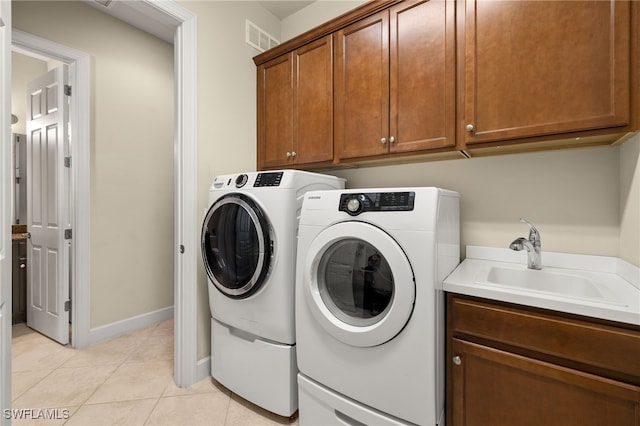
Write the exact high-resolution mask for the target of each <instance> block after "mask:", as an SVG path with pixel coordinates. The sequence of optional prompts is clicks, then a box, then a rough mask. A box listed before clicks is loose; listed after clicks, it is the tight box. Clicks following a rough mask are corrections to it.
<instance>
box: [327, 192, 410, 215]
mask: <svg viewBox="0 0 640 426" xmlns="http://www.w3.org/2000/svg"><path fill="white" fill-rule="evenodd" d="M415 197H416V194H415V192H413V191H411V192H370V193H365V192H362V193H355V194H342V195H340V205H339V206H338V210H339V211H341V212H346V213H348V214H350V215H351V216H357V215H359V214H360V213H363V212H389V211H392V212H397V211H411V210H413V203H414V201H415Z"/></svg>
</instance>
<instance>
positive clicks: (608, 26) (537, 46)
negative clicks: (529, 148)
mask: <svg viewBox="0 0 640 426" xmlns="http://www.w3.org/2000/svg"><path fill="white" fill-rule="evenodd" d="M458 8H459V10H458V17H459V22H458V23H459V25H458V28H459V31H460V33H459V37H458V40H459V43H460V51H459V54H460V56H459V61H460V71H461V76H460V89H461V92H460V98H459V100H460V109H459V111H460V119H459V127H458V134H459V136H460V140H461V142H463V143H464V144H474V143H482V142H491V141H497V140H509V139H516V138H526V137H532V136H542V135H549V134H561V133H567V132H573V131H582V130H591V129H603V128H615V127H619V126H620V127H622V126H626V125H628V124H629V121H630V109H629V105H630V82H629V79H630V68H629V67H630V45H629V39H630V6H629V3H628V2H626V1H614V0H610V1H544V2H541V1H487V0H482V1H474V0H467V1H464V0H459V1H458Z"/></svg>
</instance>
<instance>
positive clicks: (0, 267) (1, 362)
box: [0, 1, 11, 425]
mask: <svg viewBox="0 0 640 426" xmlns="http://www.w3.org/2000/svg"><path fill="white" fill-rule="evenodd" d="M10 43H11V2H9V1H0V64H2V65H1V69H0V227H1V228H0V410H1V413H2V414H3V415H1V416H0V424H2V425H5V424H6V425H8V424H11V419H7V418H6V416H5V415H4V413H6V410H8V409H10V408H11V238H9V234H10V232H9V229H10V228H11V222H10V218H11V198H10V197H11V189H10V185H11V184H10V182H11V125H10V124H9V117H10V116H11V65H10V64H11V47H10Z"/></svg>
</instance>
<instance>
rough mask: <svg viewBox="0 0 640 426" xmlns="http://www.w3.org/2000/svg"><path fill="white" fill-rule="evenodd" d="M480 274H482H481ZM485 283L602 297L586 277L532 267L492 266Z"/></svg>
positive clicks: (593, 297)
mask: <svg viewBox="0 0 640 426" xmlns="http://www.w3.org/2000/svg"><path fill="white" fill-rule="evenodd" d="M481 275H482V274H481ZM482 281H484V282H485V283H487V284H496V285H503V286H509V287H516V288H521V289H525V290H533V291H540V292H544V293H554V294H561V295H563V296H568V297H578V298H581V299H602V298H603V297H604V295H603V293H602V291H600V290H599V288H598V285H597V284H595V283H594V282H593V281H592V280H590V279H589V278H586V277H582V276H578V275H572V274H565V273H560V272H555V271H554V272H549V271H545V270H534V269H515V268H505V267H496V266H494V267H492V268H490V269H489V271H488V273H487V274H486V278H485V279H483V280H482Z"/></svg>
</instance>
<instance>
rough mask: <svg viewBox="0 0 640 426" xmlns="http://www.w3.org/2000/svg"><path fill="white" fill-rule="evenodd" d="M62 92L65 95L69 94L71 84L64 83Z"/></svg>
mask: <svg viewBox="0 0 640 426" xmlns="http://www.w3.org/2000/svg"><path fill="white" fill-rule="evenodd" d="M64 94H65V95H67V96H71V86H69V85H68V84H65V85H64Z"/></svg>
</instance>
